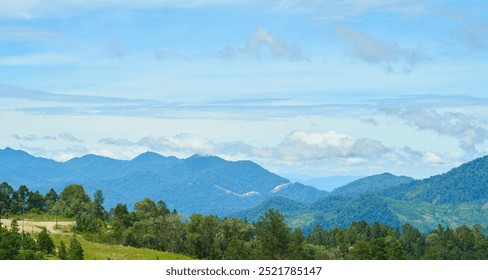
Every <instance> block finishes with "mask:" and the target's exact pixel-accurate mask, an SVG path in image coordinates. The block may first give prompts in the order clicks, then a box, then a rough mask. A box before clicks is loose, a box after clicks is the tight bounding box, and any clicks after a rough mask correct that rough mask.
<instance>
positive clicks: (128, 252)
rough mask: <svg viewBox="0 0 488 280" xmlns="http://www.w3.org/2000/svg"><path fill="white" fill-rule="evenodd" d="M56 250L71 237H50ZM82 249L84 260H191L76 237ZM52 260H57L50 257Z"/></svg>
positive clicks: (150, 250) (186, 257) (67, 242)
mask: <svg viewBox="0 0 488 280" xmlns="http://www.w3.org/2000/svg"><path fill="white" fill-rule="evenodd" d="M51 237H52V239H53V241H54V244H55V245H56V248H59V245H60V243H61V240H62V241H63V242H64V243H65V244H69V242H70V240H71V238H72V236H71V235H51ZM76 238H77V239H78V241H79V242H80V243H81V246H82V247H83V251H84V255H85V260H191V259H192V258H190V257H188V256H185V255H181V254H175V253H169V252H162V251H157V250H152V249H145V248H134V247H128V246H122V245H109V244H101V243H95V242H91V241H87V240H86V239H84V238H83V237H82V236H81V235H78V236H76ZM52 259H58V258H57V257H52Z"/></svg>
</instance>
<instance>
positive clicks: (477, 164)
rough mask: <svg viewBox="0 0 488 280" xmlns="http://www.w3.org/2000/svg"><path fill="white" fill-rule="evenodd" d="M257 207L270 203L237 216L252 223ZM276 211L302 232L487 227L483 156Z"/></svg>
mask: <svg viewBox="0 0 488 280" xmlns="http://www.w3.org/2000/svg"><path fill="white" fill-rule="evenodd" d="M287 204H289V203H287ZM263 205H273V204H272V203H269V202H264V203H262V204H261V205H259V206H258V207H256V208H254V209H250V210H248V211H247V212H243V213H239V214H240V215H241V216H243V217H246V218H248V219H251V220H252V219H253V218H254V217H257V216H259V215H262V214H263V213H264V211H265V209H263ZM282 208H283V209H284V210H285V216H286V217H287V219H288V220H293V221H295V224H296V225H299V226H300V227H302V228H303V229H304V231H305V232H307V231H309V230H311V229H312V228H313V227H314V226H315V225H316V224H320V225H322V226H323V227H325V228H333V227H347V226H348V225H349V224H350V223H352V222H353V221H358V220H365V221H367V222H369V223H372V222H374V221H379V222H381V223H384V224H386V225H389V226H393V227H399V226H400V225H401V224H404V223H410V224H412V225H414V226H416V227H417V228H419V229H421V230H422V231H424V232H428V231H430V230H431V229H433V228H435V227H436V226H437V225H438V224H442V225H444V226H451V227H457V226H460V225H467V226H473V225H475V224H480V225H482V226H483V227H484V228H488V157H483V158H479V159H476V160H473V161H471V162H468V163H466V164H463V165H461V166H459V167H457V168H454V169H452V170H451V171H449V172H447V173H444V174H440V175H436V176H432V177H430V178H428V179H424V180H414V179H412V178H409V177H403V176H395V175H392V174H389V173H384V174H379V175H373V176H370V177H366V178H363V179H359V180H357V181H354V182H352V183H350V184H348V185H346V186H343V187H340V188H338V189H336V190H334V191H332V192H331V193H330V195H329V196H326V197H323V198H321V199H319V200H317V201H315V202H313V203H308V204H303V205H301V208H300V209H293V210H290V211H289V210H287V209H288V208H290V207H282Z"/></svg>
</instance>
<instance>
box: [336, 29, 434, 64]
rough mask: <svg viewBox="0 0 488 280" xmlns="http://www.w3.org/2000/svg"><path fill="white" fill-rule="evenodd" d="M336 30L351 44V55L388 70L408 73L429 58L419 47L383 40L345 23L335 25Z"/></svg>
mask: <svg viewBox="0 0 488 280" xmlns="http://www.w3.org/2000/svg"><path fill="white" fill-rule="evenodd" d="M337 31H338V32H339V34H340V35H341V36H342V37H343V38H344V39H345V41H346V42H347V43H348V44H349V45H350V46H351V53H352V55H353V56H355V57H357V58H359V59H360V60H362V61H364V62H366V63H369V64H376V65H380V66H381V67H383V68H384V69H385V70H386V71H388V72H392V71H398V70H401V71H402V72H404V73H409V72H411V71H412V70H413V69H414V68H415V67H416V66H417V65H418V64H419V63H422V62H425V61H427V60H429V57H428V56H427V55H426V54H424V53H423V52H422V51H421V50H419V49H414V48H404V47H401V46H400V45H398V44H396V43H390V42H385V41H382V40H379V39H377V38H374V37H372V36H368V35H366V34H363V33H361V32H359V31H356V30H353V29H351V28H349V27H347V26H345V25H337Z"/></svg>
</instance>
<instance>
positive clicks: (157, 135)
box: [0, 0, 488, 178]
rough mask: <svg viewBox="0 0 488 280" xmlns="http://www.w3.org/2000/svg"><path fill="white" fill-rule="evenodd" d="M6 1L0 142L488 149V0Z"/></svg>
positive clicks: (290, 163) (96, 149) (85, 147)
mask: <svg viewBox="0 0 488 280" xmlns="http://www.w3.org/2000/svg"><path fill="white" fill-rule="evenodd" d="M0 7H2V8H1V9H0V118H1V122H0V146H1V147H0V148H3V147H7V146H9V147H12V148H17V149H23V150H26V151H28V152H30V153H32V154H34V155H37V156H43V157H48V158H53V159H56V160H60V161H64V160H68V159H70V158H72V157H75V156H81V155H84V154H87V153H94V154H99V155H104V156H110V157H115V158H121V159H130V158H132V157H134V156H136V155H138V154H139V153H142V152H144V151H147V150H150V151H155V152H158V153H161V154H164V155H176V156H179V157H187V156H190V155H192V154H194V153H199V154H214V155H218V156H221V157H223V158H226V159H229V160H239V159H250V160H253V161H255V162H257V163H259V164H261V165H263V166H264V167H266V168H267V169H269V170H271V171H274V172H278V173H286V174H301V175H309V176H329V175H342V174H350V175H369V174H376V173H380V172H392V173H395V174H404V175H409V176H414V177H418V178H420V177H425V176H429V175H432V174H436V173H439V172H445V171H447V170H449V169H450V168H452V167H454V166H457V165H459V164H460V163H462V162H465V161H468V160H471V159H474V158H476V157H479V156H483V155H485V154H487V153H488V143H487V141H486V140H487V138H488V123H487V121H486V120H487V119H488V93H487V92H486V90H487V89H488V79H486V77H487V76H488V67H487V63H488V14H487V13H488V9H486V4H485V2H484V1H440V0H439V1H394V0H391V1H385V0H369V1H355V0H347V1H346V0H344V1H328V0H325V1H300V0H294V1H292V0H282V1H266V0H261V1H219V0H208V1H207V0H200V1H192V0H189V1H155V0H141V1H126V0H112V1H107V0H104V1H102V0H91V1H87V0H84V1H80V0H66V1H52V0H44V1H42V0H41V1H34V0H25V1H23V0H21V1H5V0H0Z"/></svg>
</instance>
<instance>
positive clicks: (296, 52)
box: [217, 27, 308, 61]
mask: <svg viewBox="0 0 488 280" xmlns="http://www.w3.org/2000/svg"><path fill="white" fill-rule="evenodd" d="M267 53H270V54H271V56H272V57H273V58H275V59H286V60H290V61H304V60H308V59H307V57H306V56H304V55H303V53H302V51H301V50H300V48H298V47H297V46H294V45H290V44H289V43H286V42H284V41H281V40H279V39H277V38H275V37H274V36H273V35H271V34H270V33H269V32H268V31H267V30H266V29H264V27H258V29H257V30H256V31H255V32H254V34H253V35H252V36H251V38H249V40H248V41H247V43H246V45H245V46H240V47H233V46H227V47H225V48H223V49H221V50H220V51H219V53H218V54H217V56H218V57H219V58H221V59H223V60H234V59H236V58H238V57H243V56H250V57H256V58H262V57H265V56H266V55H267Z"/></svg>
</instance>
